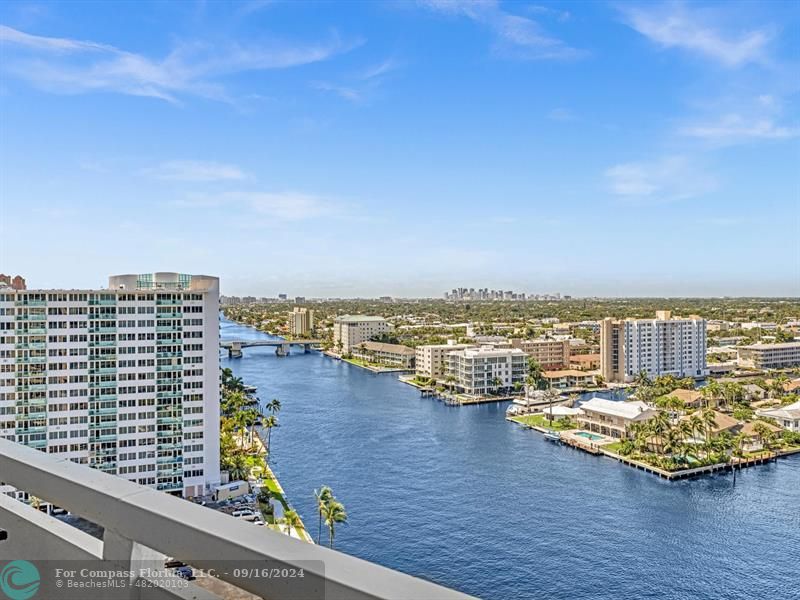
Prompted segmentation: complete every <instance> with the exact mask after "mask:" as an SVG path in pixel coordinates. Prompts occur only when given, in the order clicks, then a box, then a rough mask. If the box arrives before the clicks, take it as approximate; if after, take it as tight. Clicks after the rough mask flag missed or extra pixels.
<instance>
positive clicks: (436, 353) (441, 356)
mask: <svg viewBox="0 0 800 600" xmlns="http://www.w3.org/2000/svg"><path fill="white" fill-rule="evenodd" d="M476 347H477V346H475V345H472V344H429V345H427V346H417V348H416V369H417V375H418V376H420V377H430V378H432V379H444V377H445V375H447V355H448V354H449V353H450V352H455V351H457V350H464V349H466V348H476Z"/></svg>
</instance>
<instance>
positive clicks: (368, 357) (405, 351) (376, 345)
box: [352, 342, 416, 369]
mask: <svg viewBox="0 0 800 600" xmlns="http://www.w3.org/2000/svg"><path fill="white" fill-rule="evenodd" d="M352 354H353V356H354V357H355V358H360V359H361V360H365V361H367V362H371V363H377V364H381V365H386V366H390V367H397V368H398V369H413V368H414V357H415V356H416V353H415V352H414V348H409V347H408V346H403V345H402V344H384V343H382V342H361V343H360V344H358V345H357V346H354V347H353V352H352Z"/></svg>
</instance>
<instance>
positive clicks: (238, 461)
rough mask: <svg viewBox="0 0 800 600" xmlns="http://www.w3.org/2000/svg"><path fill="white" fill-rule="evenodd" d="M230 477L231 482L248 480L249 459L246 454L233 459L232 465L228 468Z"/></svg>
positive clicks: (238, 454) (234, 456) (235, 456)
mask: <svg viewBox="0 0 800 600" xmlns="http://www.w3.org/2000/svg"><path fill="white" fill-rule="evenodd" d="M228 475H229V476H230V478H231V481H242V480H245V479H247V476H248V475H249V470H248V468H247V459H246V458H245V456H244V454H241V453H237V454H234V455H233V456H232V457H231V463H230V465H229V466H228Z"/></svg>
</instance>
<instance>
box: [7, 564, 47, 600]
mask: <svg viewBox="0 0 800 600" xmlns="http://www.w3.org/2000/svg"><path fill="white" fill-rule="evenodd" d="M39 583H40V577H39V569H37V568H36V566H35V565H34V564H33V563H30V562H28V561H27V560H12V561H11V562H10V563H8V564H7V565H6V566H4V567H3V570H2V571H0V589H1V590H3V593H4V594H5V595H6V596H8V597H9V598H10V599H11V600H28V598H33V597H34V596H35V595H36V592H38V591H39Z"/></svg>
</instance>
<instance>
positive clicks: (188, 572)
mask: <svg viewBox="0 0 800 600" xmlns="http://www.w3.org/2000/svg"><path fill="white" fill-rule="evenodd" d="M173 572H174V573H175V575H177V576H178V577H180V578H181V579H186V580H187V581H190V580H192V579H194V571H192V567H187V566H186V565H184V566H182V567H178V568H177V569H175V571H173Z"/></svg>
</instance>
